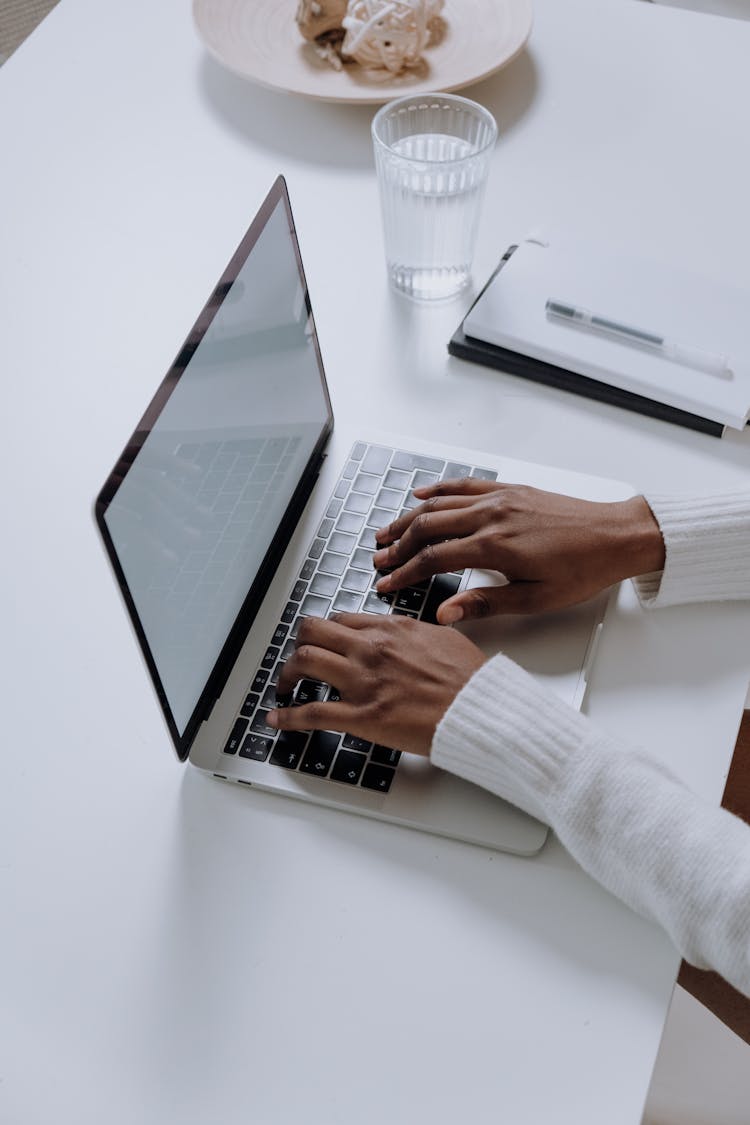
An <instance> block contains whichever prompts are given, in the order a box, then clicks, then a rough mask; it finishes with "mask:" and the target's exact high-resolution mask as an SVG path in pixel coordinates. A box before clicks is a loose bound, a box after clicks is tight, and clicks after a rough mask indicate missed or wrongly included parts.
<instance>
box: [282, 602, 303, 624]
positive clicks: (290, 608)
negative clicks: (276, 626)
mask: <svg viewBox="0 0 750 1125" xmlns="http://www.w3.org/2000/svg"><path fill="white" fill-rule="evenodd" d="M298 609H299V606H298V605H297V603H296V602H287V603H286V605H285V606H284V612H283V613H282V615H281V620H282V621H283V622H284V624H285V625H291V623H292V622H293V621H294V619H295V617H296V616H297V610H298Z"/></svg>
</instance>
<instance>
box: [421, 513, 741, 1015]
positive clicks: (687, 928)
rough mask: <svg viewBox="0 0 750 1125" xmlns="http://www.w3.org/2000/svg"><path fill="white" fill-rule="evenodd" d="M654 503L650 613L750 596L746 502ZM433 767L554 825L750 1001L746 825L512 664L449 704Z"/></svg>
mask: <svg viewBox="0 0 750 1125" xmlns="http://www.w3.org/2000/svg"><path fill="white" fill-rule="evenodd" d="M647 499H648V502H649V504H650V505H651V506H652V509H653V511H654V514H655V515H656V517H657V520H658V521H659V524H660V527H661V529H662V533H663V535H664V540H665V544H666V564H665V568H664V572H663V573H662V574H657V575H650V576H647V577H645V578H642V579H639V580H637V586H638V592H639V596H640V597H641V598H642V600H643V601H644V603H645V604H653V605H662V604H672V603H674V602H677V601H695V600H698V599H699V598H701V599H708V598H716V599H718V598H731V597H735V598H737V597H750V493H748V492H745V493H743V494H739V493H734V494H729V495H723V496H721V497H713V498H712V499H711V502H710V503H709V502H705V503H704V502H703V501H698V502H694V503H693V505H692V507H691V506H690V504H689V503H688V502H687V501H677V500H670V499H667V498H663V497H659V498H651V497H647ZM691 544H693V547H692V549H691ZM722 559H724V560H725V562H726V566H725V567H724V568H722V565H721V561H722ZM431 757H432V761H433V762H434V763H435V765H437V766H440V767H441V768H443V769H446V770H449V771H450V772H452V773H455V774H457V775H458V776H460V777H463V778H466V779H467V780H469V781H473V782H475V783H476V784H478V785H481V786H483V787H484V788H486V789H489V790H491V791H492V792H494V793H497V794H498V795H499V796H501V797H504V798H505V799H506V800H509V801H511V802H512V803H514V804H516V805H518V806H519V807H521V808H523V809H525V810H526V811H527V812H530V813H532V814H533V815H535V816H538V817H539V818H540V819H542V820H544V821H545V822H546V823H547V824H549V825H551V827H552V828H553V829H554V831H555V832H556V833H557V835H558V836H559V838H560V840H561V841H562V843H563V844H564V845H565V847H567V848H568V850H569V851H570V853H571V854H572V855H573V856H574V858H575V859H576V860H577V861H578V862H579V863H580V864H581V866H582V867H583V868H584V869H585V870H586V871H588V872H589V873H590V874H591V875H592V876H593V877H594V878H596V879H598V880H599V882H601V883H602V884H603V885H604V886H605V887H607V888H608V889H609V890H610V891H612V892H613V893H614V894H616V895H618V896H619V897H620V898H621V899H623V900H624V901H625V902H627V903H628V904H629V905H630V906H632V907H633V908H634V909H636V910H638V911H640V912H641V913H643V914H645V915H647V916H649V917H651V918H653V919H655V920H656V921H658V922H659V923H660V924H661V925H662V926H663V927H664V928H665V929H666V931H667V932H668V933H669V934H670V936H671V938H672V940H673V942H674V943H675V945H676V947H677V948H678V950H679V951H680V953H681V954H682V955H683V956H684V957H685V958H686V959H687V960H688V961H690V962H692V963H693V964H695V965H698V966H699V967H701V968H712V969H715V970H716V971H718V972H719V973H721V974H722V975H723V976H724V977H725V978H726V979H727V980H728V981H730V983H732V984H733V985H734V986H735V987H736V988H738V989H739V990H740V991H742V992H743V993H745V994H747V995H750V827H748V826H747V825H745V824H744V823H743V822H742V821H741V820H740V819H739V818H737V817H735V816H733V815H732V814H730V813H728V812H726V811H725V810H723V809H720V808H716V807H715V806H714V805H712V804H710V803H708V802H706V801H703V800H701V799H699V798H698V797H696V796H695V795H694V794H693V793H691V792H690V790H688V789H687V788H686V787H685V786H684V785H683V784H682V783H681V782H680V781H679V779H677V778H676V777H674V776H672V775H671V774H670V773H669V772H668V771H667V770H665V769H664V767H663V766H662V765H661V764H660V763H659V762H657V761H656V760H655V759H652V758H650V757H649V756H648V755H646V754H645V753H642V752H640V751H637V750H634V749H633V748H630V747H627V746H625V745H623V744H620V743H618V742H615V741H613V740H612V739H609V738H608V737H606V736H604V735H603V734H601V733H600V732H598V731H597V730H596V727H595V726H594V724H592V723H591V722H590V720H588V719H586V718H585V717H584V716H582V715H580V714H578V712H576V711H574V710H573V709H572V708H570V707H568V706H567V705H566V704H564V703H562V702H561V701H560V700H558V699H557V698H556V697H555V696H553V695H552V694H551V693H548V692H547V691H545V690H544V689H543V688H542V687H541V686H540V685H539V683H538V682H537V681H536V680H534V679H533V678H532V677H531V676H529V675H528V674H527V673H526V672H524V671H523V670H522V669H521V668H519V667H518V666H517V665H515V664H514V663H513V662H512V661H510V660H508V659H507V658H506V657H504V656H498V657H495V659H494V660H491V661H489V662H488V663H487V664H485V665H484V666H483V667H482V668H481V669H480V670H479V671H478V672H477V673H476V674H475V675H474V676H473V677H472V679H471V680H470V681H469V683H468V684H467V685H466V686H465V687H464V689H463V690H462V691H461V692H460V693H459V695H458V696H457V697H456V699H455V700H454V701H453V703H452V704H451V706H450V708H449V709H448V711H447V712H446V714H445V715H444V717H443V719H442V721H441V722H440V724H439V725H438V728H437V730H436V732H435V737H434V739H433V744H432V752H431Z"/></svg>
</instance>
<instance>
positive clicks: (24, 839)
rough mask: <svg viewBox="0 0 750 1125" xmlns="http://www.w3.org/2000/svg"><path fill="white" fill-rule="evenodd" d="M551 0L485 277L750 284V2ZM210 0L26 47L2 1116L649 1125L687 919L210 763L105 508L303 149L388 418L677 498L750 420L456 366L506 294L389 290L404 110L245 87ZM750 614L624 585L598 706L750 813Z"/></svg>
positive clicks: (504, 153) (17, 252) (0, 854)
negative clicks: (154, 665) (385, 160)
mask: <svg viewBox="0 0 750 1125" xmlns="http://www.w3.org/2000/svg"><path fill="white" fill-rule="evenodd" d="M536 8H537V15H536V24H535V29H534V33H533V37H532V41H531V44H530V48H529V50H528V52H527V53H526V54H524V55H523V56H522V57H520V58H519V59H518V60H517V61H516V62H515V63H514V64H513V65H512V66H511V67H509V68H508V69H507V70H505V71H503V72H501V73H499V74H498V75H496V76H495V77H494V78H491V79H489V80H488V81H486V82H484V83H482V84H481V85H479V86H477V87H475V88H474V89H473V90H469V91H468V93H469V94H470V95H472V94H473V96H475V97H477V98H478V99H479V100H481V101H483V102H484V103H485V104H487V105H488V106H489V107H490V108H491V109H492V110H493V111H494V112H495V114H496V116H497V118H498V121H499V125H500V130H501V134H502V139H501V142H500V144H499V146H498V149H497V154H496V161H495V166H494V168H493V172H492V180H491V186H490V192H489V200H488V205H487V206H486V208H485V212H484V215H483V220H482V227H481V232H480V240H481V246H480V249H479V251H478V254H477V261H476V279H477V281H478V282H481V281H482V280H483V278H484V276H485V275H486V274H487V273H489V271H490V269H491V268H492V267H493V265H494V264H495V260H496V257H497V256H498V254H499V253H500V252H502V250H503V249H504V248H505V246H506V245H507V244H508V243H509V242H510V241H512V240H513V239H515V238H518V237H519V235H523V234H525V233H527V232H528V230H529V229H530V228H532V227H534V226H540V225H541V226H544V227H546V228H547V229H549V228H550V227H552V228H554V226H555V224H558V223H563V224H565V225H568V226H572V227H574V228H575V227H578V226H580V228H581V229H582V230H585V231H586V233H587V234H589V235H591V234H593V235H597V234H602V235H606V234H607V232H608V231H609V230H611V228H612V226H613V225H614V226H616V227H617V228H618V231H619V235H620V237H621V238H622V239H623V240H628V239H636V240H638V239H644V240H647V241H650V242H652V243H653V244H654V245H657V246H658V248H659V250H660V252H661V253H663V254H664V255H665V256H669V257H671V258H672V259H673V260H676V261H682V262H689V261H690V260H691V259H694V258H696V257H697V258H700V259H701V262H702V268H703V269H704V270H705V271H707V272H709V273H715V274H717V275H718V274H725V275H728V276H729V277H730V279H734V280H735V281H737V282H740V283H741V282H742V281H743V279H746V277H747V274H746V269H747V262H748V261H749V260H750V227H749V226H748V224H747V222H746V221H744V220H745V219H746V210H747V205H746V185H747V182H748V157H747V143H746V139H747V135H748V132H749V131H750V130H749V129H748V125H749V124H750V121H748V117H750V96H748V95H749V94H750V83H749V82H748V77H747V67H746V60H747V57H748V52H749V51H750V26H745V25H744V24H740V23H738V22H734V21H727V20H720V19H713V18H711V17H705V16H697V15H694V14H692V13H688V12H680V11H677V10H673V9H662V8H657V7H654V6H651V5H646V4H638V3H635V2H632V0H607V2H606V3H605V2H603V0H566V2H565V3H561V0H537V3H536ZM188 9H189V5H188V4H187V3H186V2H178V0H161V2H160V3H158V4H154V3H152V2H150V0H129V2H128V3H120V4H116V3H110V4H106V5H105V4H101V3H97V2H96V0H63V2H62V3H61V4H60V5H59V7H58V8H56V9H55V10H54V11H53V13H52V15H51V16H50V17H49V18H48V20H47V21H46V22H45V23H44V24H43V25H42V27H41V28H40V29H39V30H38V32H37V33H35V34H34V36H33V37H32V38H31V40H30V41H29V42H28V43H27V44H26V45H25V46H24V47H22V48H21V49H20V50H19V52H18V53H17V54H16V55H15V56H14V57H13V58H12V59H11V60H10V62H9V63H8V64H7V65H6V66H5V67H4V68H3V69H2V71H0V136H1V137H2V161H3V173H2V177H1V178H0V223H2V232H1V234H0V246H1V247H2V253H1V254H0V307H2V310H3V315H4V327H3V334H2V346H1V354H2V378H3V386H4V412H3V417H4V422H5V425H4V427H3V442H2V468H3V501H2V503H3V513H4V523H5V531H4V536H3V544H4V549H3V551H2V555H1V560H2V561H1V563H0V566H1V568H2V569H1V570H0V577H1V578H2V584H1V588H2V598H3V603H2V621H3V630H2V636H3V642H2V682H3V684H4V692H3V717H4V719H5V727H6V734H5V737H4V752H3V755H2V765H1V766H0V769H1V770H2V776H1V778H0V903H1V904H2V914H3V922H2V925H1V926H0V964H1V965H2V970H1V971H0V972H1V974H2V981H1V983H0V996H1V997H2V999H1V1000H0V1013H2V1014H1V1015H0V1060H1V1062H0V1120H2V1121H3V1122H8V1123H9V1125H40V1123H42V1122H49V1121H55V1122H57V1123H60V1125H62V1123H67V1122H75V1123H76V1125H84V1123H85V1125H88V1123H93V1122H97V1123H98V1122H102V1121H106V1122H107V1123H108V1125H126V1123H127V1125H131V1123H133V1122H136V1121H137V1122H139V1125H166V1123H167V1122H177V1121H179V1122H181V1123H186V1125H187V1123H189V1125H198V1123H200V1125H203V1123H205V1122H207V1121H215V1122H221V1125H234V1123H235V1122H236V1123H239V1122H243V1123H247V1122H252V1123H253V1125H255V1123H257V1125H288V1123H290V1122H295V1123H296V1122H305V1123H313V1122H314V1123H317V1122H325V1123H326V1125H329V1123H333V1122H346V1123H347V1125H350V1123H354V1122H356V1123H357V1125H370V1123H372V1125H380V1123H382V1122H384V1121H390V1122H398V1123H401V1122H403V1123H407V1122H408V1123H409V1125H412V1123H415V1122H430V1123H432V1125H442V1123H446V1125H447V1123H454V1122H458V1121H466V1122H471V1123H472V1125H481V1123H484V1122H500V1121H503V1122H506V1121H507V1122H509V1123H510V1122H512V1123H513V1125H538V1123H539V1122H542V1121H544V1122H555V1123H556V1125H563V1123H564V1125H573V1123H575V1125H600V1123H601V1122H602V1121H607V1122H608V1125H636V1123H637V1122H638V1121H639V1120H640V1112H641V1108H642V1104H643V1100H644V1098H645V1094H646V1090H647V1087H648V1082H649V1078H650V1073H651V1068H652V1065H653V1060H654V1058H655V1055H656V1050H657V1046H658V1042H659V1036H660V1032H661V1027H662V1022H663V1018H664V1013H665V1011H666V1007H667V1004H668V1001H669V996H670V992H671V988H672V982H673V979H674V975H675V971H676V968H677V961H678V959H677V955H676V954H675V952H674V951H673V950H672V948H671V947H670V945H669V943H668V941H667V939H666V938H665V937H664V936H663V935H662V934H661V933H660V932H659V931H658V930H657V929H656V928H655V927H654V926H652V925H651V924H650V923H648V922H646V921H644V920H642V919H640V918H638V917H636V916H635V915H634V914H632V913H631V912H630V911H629V910H627V909H626V908H625V907H624V906H622V905H620V904H619V903H618V902H616V901H615V900H614V899H613V898H611V897H610V896H608V895H607V894H605V893H604V892H603V891H601V890H600V889H599V888H598V887H596V886H595V885H594V884H593V883H592V882H591V881H590V880H589V879H588V878H587V877H586V876H584V875H583V874H582V873H581V872H580V871H579V870H578V869H577V867H576V866H575V864H574V863H573V862H572V861H571V860H570V859H569V857H568V856H567V855H566V853H565V852H564V851H563V849H562V848H561V847H560V846H559V844H558V843H557V842H556V841H554V840H553V841H552V842H551V843H550V844H549V845H548V846H547V847H546V848H545V850H544V851H543V853H542V854H541V855H540V856H539V857H538V858H537V859H535V860H532V861H522V860H518V859H512V858H510V857H507V856H502V855H499V854H493V853H491V852H488V851H484V850H482V849H478V848H473V847H469V846H463V845H460V844H457V843H452V842H449V841H444V840H439V839H436V838H432V837H430V836H426V835H421V834H418V833H413V832H408V831H402V830H397V829H394V828H391V827H388V826H384V825H379V824H377V823H369V822H367V821H366V820H363V819H358V818H353V817H348V816H345V815H341V814H333V813H330V812H326V811H323V810H318V809H315V808H312V807H304V806H298V805H297V804H295V803H293V802H289V801H284V800H282V799H276V798H270V797H264V796H262V795H259V794H256V793H252V792H244V791H240V790H238V789H235V788H233V787H230V786H225V785H220V784H216V783H214V782H212V781H210V780H207V779H204V778H203V777H201V776H200V775H198V774H197V773H196V772H195V771H193V770H182V769H180V768H179V767H178V766H177V764H176V762H175V760H174V759H173V756H172V753H171V750H170V747H169V742H168V738H167V735H166V732H165V730H164V728H163V726H162V721H161V718H160V714H159V711H158V708H157V705H156V702H155V700H154V698H153V697H152V694H151V690H150V687H149V685H148V683H147V679H146V676H145V674H144V672H143V669H142V667H141V665H140V662H139V660H138V657H137V653H136V646H135V643H134V641H133V639H132V637H131V635H130V632H129V627H128V625H127V623H126V620H125V615H124V613H123V610H122V607H121V605H120V602H119V598H118V595H117V593H116V589H115V586H114V583H113V581H112V578H111V576H110V574H109V571H108V568H107V565H106V563H105V560H104V557H103V554H102V551H101V550H100V547H99V544H98V542H97V538H96V534H95V531H94V526H93V521H92V519H91V515H90V506H91V502H92V499H93V497H94V495H95V493H96V491H97V489H98V487H99V486H100V484H101V483H102V481H103V479H104V477H105V475H106V473H107V471H108V470H109V468H110V466H111V464H112V462H113V459H114V457H115V456H116V454H117V453H118V452H119V450H120V448H121V446H122V444H123V443H124V441H125V439H126V438H127V436H128V435H129V433H130V431H131V428H132V426H133V424H134V423H135V421H136V420H137V419H138V417H139V416H140V413H141V410H142V408H143V406H144V405H145V403H146V402H147V401H148V398H149V397H150V395H151V393H152V390H153V389H154V387H155V385H156V383H157V382H158V380H159V379H160V378H161V376H162V374H163V372H164V370H165V369H166V367H167V366H168V364H169V363H170V361H171V359H172V357H173V355H174V353H175V351H176V349H177V347H178V345H179V344H180V342H181V341H182V339H183V337H184V334H185V332H186V330H187V328H188V327H189V326H190V324H191V323H192V321H193V319H194V317H195V315H196V313H197V311H198V310H199V308H200V307H201V306H202V304H203V301H204V300H205V297H206V296H207V294H208V292H209V291H210V288H211V286H212V285H213V283H214V281H215V279H216V278H217V277H218V275H219V273H220V272H221V270H222V268H223V267H224V265H225V262H226V260H227V259H228V257H229V255H230V253H231V252H232V250H233V249H234V247H235V245H236V243H237V242H238V241H239V237H240V235H241V234H242V232H243V231H244V229H245V227H246V225H247V223H248V221H249V220H250V218H251V217H252V215H253V213H254V211H255V208H256V206H257V205H258V203H259V202H260V200H261V199H262V197H263V196H264V194H265V191H266V189H267V188H268V186H269V185H270V183H271V181H272V180H273V178H274V176H275V175H276V174H277V173H278V172H279V171H282V172H284V173H285V174H286V176H287V179H288V183H289V187H290V191H291V195H292V201H293V207H294V210H295V214H296V220H297V225H298V229H299V234H300V241H301V244H302V252H303V256H304V259H305V263H306V267H307V273H308V280H309V283H310V287H311V293H312V300H313V306H314V308H315V311H316V316H317V321H318V327H319V332H320V337H321V341H322V347H323V353H324V357H325V360H326V365H327V371H328V375H329V379H330V383H331V389H332V394H333V399H334V405H335V409H336V412H337V415H338V416H339V417H341V418H343V417H346V416H356V412H357V411H358V410H361V403H362V388H363V385H364V382H365V380H367V381H368V383H369V385H371V386H372V385H375V386H377V388H378V391H379V393H378V395H377V397H375V398H374V399H371V400H370V405H369V413H370V417H371V420H372V422H373V423H374V424H376V425H379V426H383V427H384V428H387V429H391V430H393V429H396V430H403V429H404V428H408V429H409V430H411V431H412V432H414V433H415V434H416V435H417V436H419V437H429V436H431V435H432V434H436V433H437V434H440V436H441V437H443V438H444V439H445V440H447V441H449V442H452V443H454V444H458V445H466V446H471V447H475V448H477V449H483V448H484V449H499V450H501V451H503V452H505V453H507V454H509V455H511V456H516V457H521V458H524V459H527V460H541V461H550V462H553V463H555V462H556V463H558V464H560V465H563V466H566V467H569V468H573V469H582V470H586V471H596V472H599V473H601V474H603V475H610V476H614V477H620V478H625V479H628V480H630V481H631V482H632V483H633V484H634V485H635V486H636V487H639V488H646V487H651V488H653V487H658V488H663V489H665V490H667V489H677V488H682V487H684V488H686V489H695V488H701V487H705V488H707V489H708V488H714V487H716V488H720V487H723V486H725V485H731V484H734V483H736V482H738V481H744V480H746V479H747V474H748V464H749V463H750V433H747V432H746V433H745V434H743V435H739V434H737V435H735V436H733V437H729V438H727V439H725V440H724V441H721V442H720V441H717V440H716V439H713V438H709V437H705V436H701V435H697V434H693V433H690V432H687V431H684V430H681V429H677V428H675V427H671V426H669V425H666V424H664V423H659V422H656V421H651V420H648V419H644V418H641V417H638V416H636V415H631V414H628V413H625V412H621V411H617V410H615V409H614V408H611V407H608V406H604V405H598V404H595V403H592V402H588V401H586V400H583V399H579V398H576V397H573V396H567V395H564V394H563V393H561V392H558V391H555V390H552V389H548V388H541V387H536V386H533V385H531V384H528V383H524V382H523V381H520V380H517V379H514V378H512V377H510V376H504V375H501V374H499V373H496V372H491V371H487V370H483V369H480V368H475V367H472V366H470V365H467V364H463V363H460V362H458V361H455V360H451V359H449V358H448V356H447V354H446V350H445V345H446V341H447V339H448V336H449V335H450V333H451V331H452V330H453V328H454V327H455V325H456V324H457V322H458V320H459V319H460V316H461V315H462V313H463V311H464V309H465V307H466V306H467V304H468V298H466V297H465V298H463V299H461V300H459V301H457V302H454V303H453V304H451V305H449V306H444V307H441V308H434V309H430V308H419V307H415V306H412V305H410V304H409V303H407V302H404V301H402V300H401V299H400V298H397V297H396V296H395V295H393V294H391V293H390V292H389V291H388V289H387V287H386V282H385V271H384V265H383V258H382V244H381V237H380V225H379V216H378V211H377V199H376V187H375V182H374V173H373V170H372V164H371V153H370V142H369V132H368V130H369V122H370V119H371V116H372V110H371V109H366V108H361V107H360V108H352V107H347V106H333V105H322V104H308V103H304V102H301V101H297V100H295V99H293V98H290V97H286V96H283V95H280V94H275V93H272V92H269V91H265V90H261V89H258V88H255V87H253V86H252V85H249V84H245V83H243V82H242V81H241V80H239V79H237V78H235V77H233V76H232V75H230V74H228V73H225V72H223V71H222V70H221V69H220V68H218V67H217V66H216V65H215V64H214V63H212V62H211V61H210V60H209V59H208V58H207V57H206V55H205V54H204V52H203V50H202V48H201V45H200V43H199V42H198V41H197V39H196V36H195V34H194V32H193V30H192V26H191V22H190V17H189V10H188ZM749 624H750V611H748V609H746V608H744V609H743V608H742V607H739V606H736V605H735V606H723V607H713V608H712V609H708V608H706V607H697V608H695V609H693V610H690V611H687V610H669V611H663V613H661V614H654V615H652V616H650V617H644V615H643V614H641V613H640V612H639V611H638V610H637V608H636V607H635V605H634V603H633V599H632V596H631V595H629V594H627V593H624V595H623V598H622V601H621V605H620V612H619V617H618V620H617V622H616V625H615V627H614V628H613V629H612V630H611V631H610V633H609V634H608V636H607V637H606V638H605V641H604V642H603V644H602V647H601V650H600V654H599V659H598V662H597V669H596V676H595V681H594V685H593V692H592V697H591V704H590V711H591V713H592V715H593V716H594V717H595V718H596V720H597V721H598V722H600V723H601V725H602V726H603V727H605V728H607V729H609V730H611V731H613V732H616V733H617V734H618V735H622V736H624V737H625V738H627V739H630V740H632V741H634V742H639V743H641V744H642V745H645V746H647V747H648V748H649V749H650V750H651V751H653V752H654V753H656V754H659V755H661V756H662V758H663V759H664V760H665V761H667V762H669V763H670V764H671V766H672V767H673V768H674V769H676V770H678V772H680V773H681V775H682V776H684V778H685V779H686V781H688V783H689V784H691V785H693V786H695V787H697V788H699V789H700V790H701V791H702V792H703V793H705V794H706V795H707V796H708V797H709V798H710V799H712V800H716V801H718V799H719V797H720V793H721V790H722V785H723V778H724V776H725V773H726V768H727V764H728V761H729V757H730V754H731V749H732V746H733V743H734V736H735V733H736V729H737V724H738V721H739V716H740V711H741V708H742V703H743V700H744V696H745V690H746V687H747V681H748V675H749V673H750V669H749V668H748V655H747V652H746V649H747V645H746V643H745V638H746V636H747V630H748V625H749ZM680 653H682V654H683V655H682V656H681V655H680Z"/></svg>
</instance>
